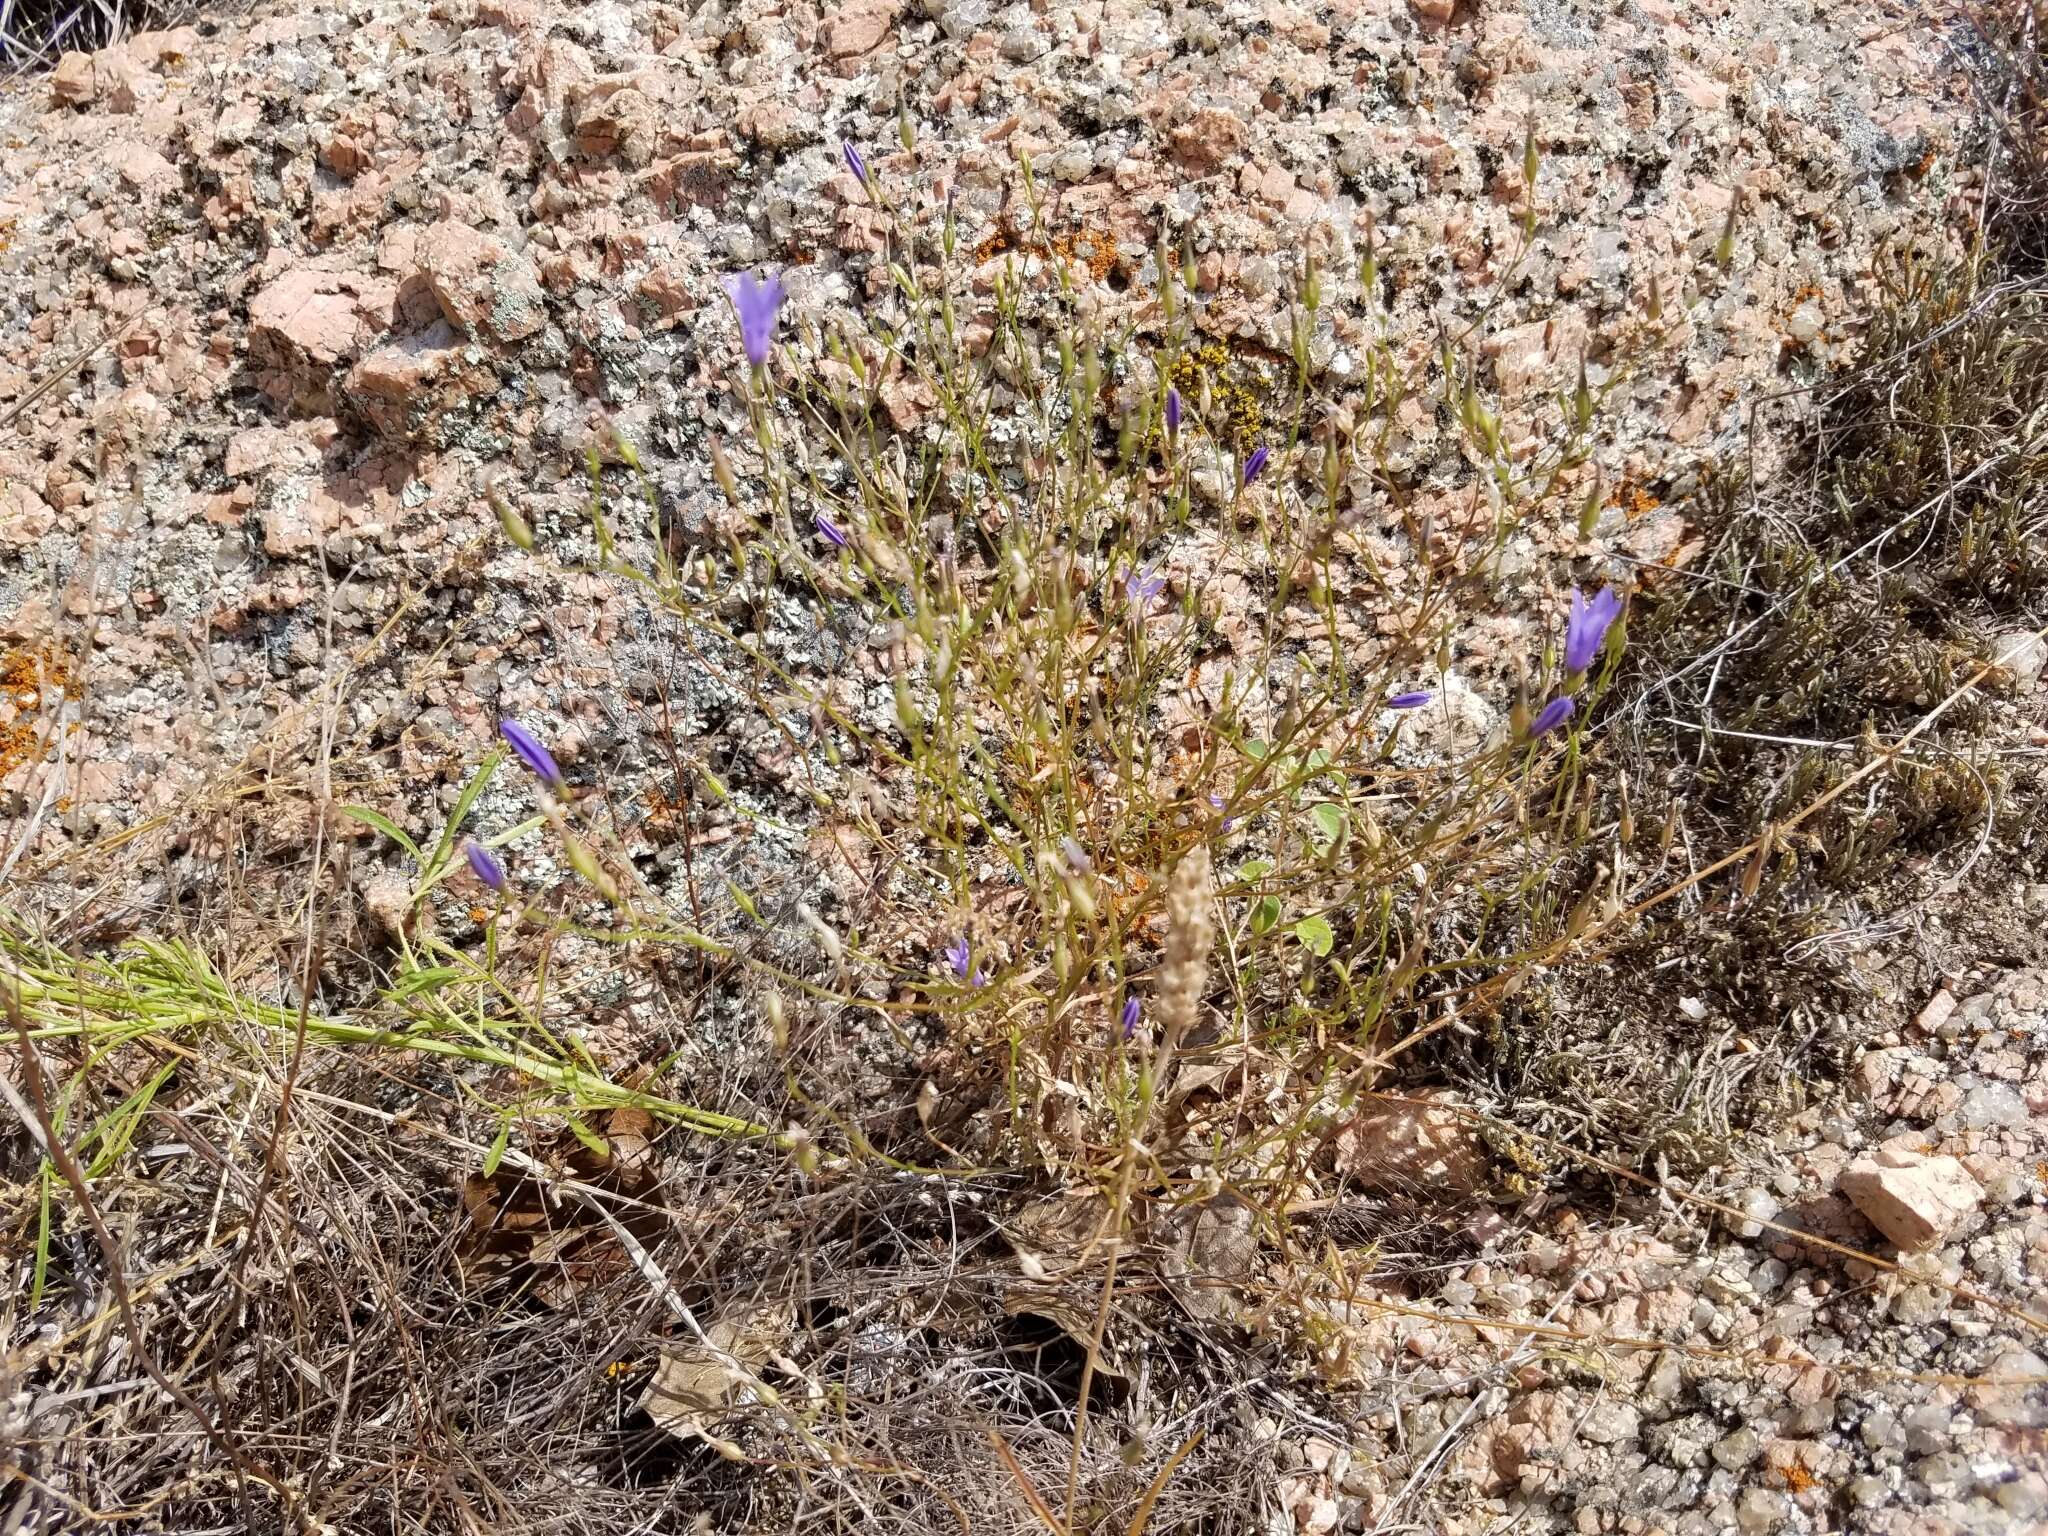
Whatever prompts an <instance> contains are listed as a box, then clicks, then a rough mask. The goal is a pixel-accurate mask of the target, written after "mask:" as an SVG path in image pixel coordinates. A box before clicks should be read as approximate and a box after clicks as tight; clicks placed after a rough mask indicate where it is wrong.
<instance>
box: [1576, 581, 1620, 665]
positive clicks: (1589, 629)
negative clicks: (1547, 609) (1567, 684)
mask: <svg viewBox="0 0 2048 1536" xmlns="http://www.w3.org/2000/svg"><path fill="white" fill-rule="evenodd" d="M1620 617H1621V597H1620V594H1618V593H1617V592H1616V591H1615V590H1614V588H1612V587H1602V588H1601V589H1600V591H1599V593H1598V594H1597V595H1596V596H1595V597H1594V598H1593V600H1592V601H1591V602H1590V603H1589V602H1587V601H1586V599H1585V597H1584V595H1583V594H1581V593H1580V591H1579V589H1578V588H1577V587H1573V588H1572V606H1571V611H1570V613H1569V614H1568V615H1567V616H1566V618H1565V626H1564V670H1565V675H1566V676H1568V677H1572V676H1577V675H1578V674H1579V673H1581V672H1584V671H1585V670H1586V669H1587V668H1588V667H1590V666H1592V665H1593V659H1594V658H1595V657H1596V656H1598V655H1599V654H1600V644H1601V642H1602V641H1603V640H1605V639H1606V638H1607V631H1608V629H1609V627H1610V626H1611V625H1612V624H1613V623H1614V621H1615V620H1616V619H1618V618H1620Z"/></svg>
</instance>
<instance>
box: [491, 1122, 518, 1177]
mask: <svg viewBox="0 0 2048 1536" xmlns="http://www.w3.org/2000/svg"><path fill="white" fill-rule="evenodd" d="M511 1141H512V1122H511V1121H510V1120H509V1119H508V1120H504V1121H501V1122H499V1125H498V1134H497V1135H495V1136H493V1137H492V1138H491V1149H490V1151H488V1152H486V1153H485V1154H484V1177H485V1178H487V1179H488V1178H489V1177H490V1176H491V1175H492V1174H494V1173H496V1172H497V1171H498V1164H499V1163H501V1162H503V1161H504V1158H505V1148H506V1147H507V1146H508V1145H510V1144H511Z"/></svg>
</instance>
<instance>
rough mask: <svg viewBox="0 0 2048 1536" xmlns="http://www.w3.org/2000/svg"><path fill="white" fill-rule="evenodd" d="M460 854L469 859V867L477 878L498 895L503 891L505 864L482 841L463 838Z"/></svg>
mask: <svg viewBox="0 0 2048 1536" xmlns="http://www.w3.org/2000/svg"><path fill="white" fill-rule="evenodd" d="M462 856H463V857H464V858H465V859H468V860H469V867H470V869H471V870H473V871H474V872H475V874H476V877H477V879H479V880H481V881H483V883H484V884H485V885H488V886H489V887H490V888H491V889H492V890H494V891H496V892H498V893H499V894H500V895H503V894H504V891H505V866H504V865H503V864H500V863H499V862H498V856H497V855H496V854H495V853H493V852H491V850H490V849H488V848H486V847H485V846H484V845H483V844H482V843H479V842H474V841H469V840H464V842H463V845H462Z"/></svg>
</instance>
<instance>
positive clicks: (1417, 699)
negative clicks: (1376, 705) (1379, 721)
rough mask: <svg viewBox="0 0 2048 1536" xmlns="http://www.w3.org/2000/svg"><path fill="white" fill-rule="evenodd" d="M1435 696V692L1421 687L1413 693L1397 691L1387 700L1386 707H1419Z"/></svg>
mask: <svg viewBox="0 0 2048 1536" xmlns="http://www.w3.org/2000/svg"><path fill="white" fill-rule="evenodd" d="M1435 697H1436V694H1435V693H1433V692H1431V691H1430V690H1429V689H1427V688H1424V689H1421V690H1419V691H1418V692H1415V693H1397V694H1395V695H1394V696H1393V697H1392V698H1391V699H1388V700H1387V708H1389V709H1420V708H1422V706H1423V705H1425V704H1427V703H1428V702H1429V701H1430V700H1431V699H1433V698H1435Z"/></svg>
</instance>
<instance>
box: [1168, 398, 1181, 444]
mask: <svg viewBox="0 0 2048 1536" xmlns="http://www.w3.org/2000/svg"><path fill="white" fill-rule="evenodd" d="M1166 430H1167V432H1168V433H1169V434H1171V433H1175V432H1178V431H1180V391H1179V390H1177V389H1172V388H1169V389H1168V390H1167V391H1166Z"/></svg>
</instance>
